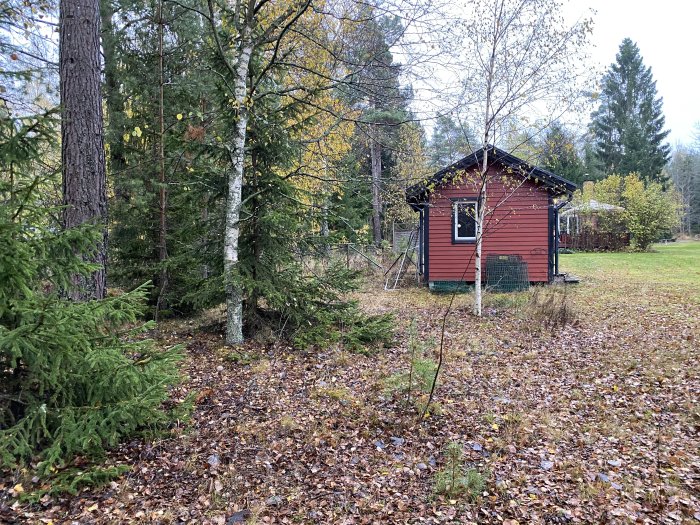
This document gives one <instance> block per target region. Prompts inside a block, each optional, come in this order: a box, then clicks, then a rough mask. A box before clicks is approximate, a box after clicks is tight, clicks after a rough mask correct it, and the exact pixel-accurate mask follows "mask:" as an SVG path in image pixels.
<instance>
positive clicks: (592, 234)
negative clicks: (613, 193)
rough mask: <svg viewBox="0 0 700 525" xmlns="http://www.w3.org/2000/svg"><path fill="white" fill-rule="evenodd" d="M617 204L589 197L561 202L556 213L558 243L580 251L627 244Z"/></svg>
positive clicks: (615, 248)
mask: <svg viewBox="0 0 700 525" xmlns="http://www.w3.org/2000/svg"><path fill="white" fill-rule="evenodd" d="M624 211H625V209H624V208H622V207H620V206H615V205H613V204H608V203H605V202H598V201H597V200H594V199H590V200H588V201H586V202H583V203H579V204H576V205H572V204H569V205H567V206H565V207H564V208H563V209H562V211H561V213H560V214H559V231H560V232H561V235H560V237H559V244H560V246H561V247H562V248H568V249H572V250H582V251H618V250H622V249H624V248H625V247H627V246H629V245H630V232H629V230H628V229H627V227H626V225H625V222H624V219H623V216H622V212H624Z"/></svg>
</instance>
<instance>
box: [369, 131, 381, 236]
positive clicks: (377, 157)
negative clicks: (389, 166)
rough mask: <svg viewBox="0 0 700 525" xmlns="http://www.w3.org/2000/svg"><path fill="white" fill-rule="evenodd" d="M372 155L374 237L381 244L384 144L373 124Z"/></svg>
mask: <svg viewBox="0 0 700 525" xmlns="http://www.w3.org/2000/svg"><path fill="white" fill-rule="evenodd" d="M370 140H371V143H370V150H369V151H370V157H371V160H372V239H373V240H374V244H375V245H376V246H379V245H380V244H381V243H382V197H381V193H380V190H381V180H382V145H381V144H380V143H379V140H378V137H377V127H376V126H372V136H371V138H370Z"/></svg>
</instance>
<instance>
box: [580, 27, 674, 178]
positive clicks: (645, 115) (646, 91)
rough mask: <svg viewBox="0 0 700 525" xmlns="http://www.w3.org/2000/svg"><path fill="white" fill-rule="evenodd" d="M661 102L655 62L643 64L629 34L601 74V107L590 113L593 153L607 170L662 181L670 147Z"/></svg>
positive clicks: (607, 171)
mask: <svg viewBox="0 0 700 525" xmlns="http://www.w3.org/2000/svg"><path fill="white" fill-rule="evenodd" d="M662 103H663V100H662V98H661V97H657V92H656V82H655V81H654V79H653V77H652V74H651V68H649V67H645V66H644V63H643V61H642V56H641V55H640V53H639V48H638V47H637V45H636V44H635V43H634V42H632V40H630V39H629V38H625V39H624V40H623V41H622V44H621V45H620V50H619V52H618V54H617V57H616V62H615V63H613V64H611V65H610V68H609V69H608V71H607V73H606V74H605V76H604V77H603V89H602V93H601V96H600V107H599V108H598V110H597V111H595V112H594V113H593V115H592V117H593V121H592V123H591V129H592V132H593V134H594V136H595V141H596V151H595V153H596V158H597V160H598V162H599V163H600V165H601V168H602V169H603V171H605V172H606V173H608V174H610V173H621V174H627V173H639V174H640V175H641V176H642V178H643V179H645V180H647V181H659V182H661V181H663V175H662V173H661V172H662V169H663V167H664V166H665V165H666V163H667V162H668V160H669V158H670V150H671V148H670V146H669V145H668V144H666V143H664V140H665V139H666V137H667V136H668V133H669V131H668V130H665V129H664V124H665V119H664V115H663V110H662Z"/></svg>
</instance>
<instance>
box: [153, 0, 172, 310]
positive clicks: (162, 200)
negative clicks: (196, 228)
mask: <svg viewBox="0 0 700 525" xmlns="http://www.w3.org/2000/svg"><path fill="white" fill-rule="evenodd" d="M163 29H164V28H163V0H160V1H159V2H158V72H159V86H158V127H159V130H158V185H159V191H158V263H159V265H160V275H159V279H158V280H159V283H158V284H159V286H158V300H157V302H156V320H157V319H158V313H159V312H160V310H161V309H163V308H166V307H167V306H166V304H165V293H166V290H167V288H168V277H169V276H168V268H167V266H166V264H165V263H166V261H167V260H168V241H167V237H168V224H167V220H166V219H167V216H166V211H167V199H168V194H167V186H166V180H165V115H164V111H165V107H164V106H165V100H164V95H165V72H164V66H165V64H164V63H163V59H164V55H163Z"/></svg>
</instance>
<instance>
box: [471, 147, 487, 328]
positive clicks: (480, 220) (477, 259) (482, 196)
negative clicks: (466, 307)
mask: <svg viewBox="0 0 700 525" xmlns="http://www.w3.org/2000/svg"><path fill="white" fill-rule="evenodd" d="M488 158H489V151H488V145H487V144H484V157H483V163H482V166H481V173H480V175H481V177H480V179H481V180H480V181H479V182H480V184H481V187H480V190H479V200H478V203H477V206H476V232H475V235H476V246H475V253H474V315H477V316H479V317H481V299H482V294H481V246H482V241H483V237H484V235H483V234H484V220H485V218H486V205H487V202H486V201H487V199H486V193H487V190H488V187H487V186H488V180H487V177H488V166H489V161H488Z"/></svg>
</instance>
